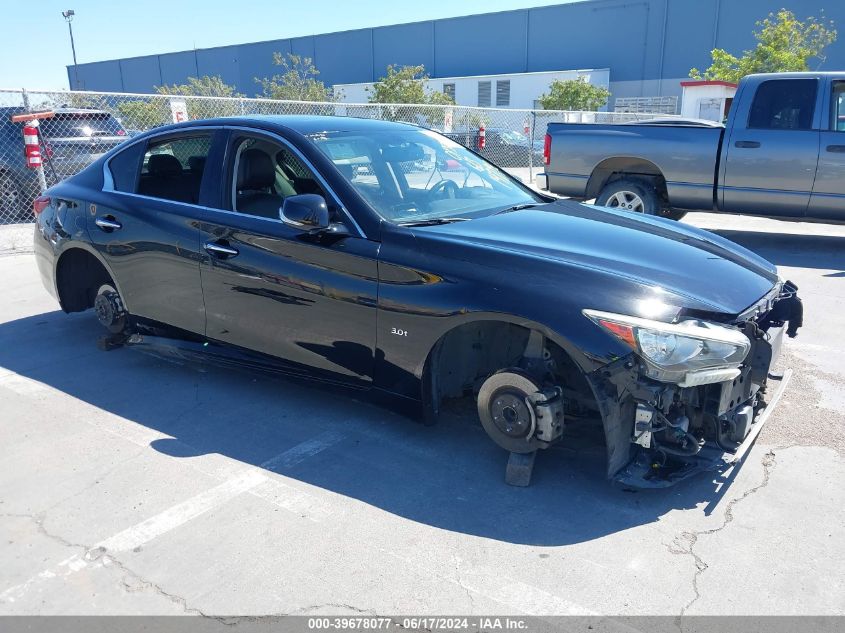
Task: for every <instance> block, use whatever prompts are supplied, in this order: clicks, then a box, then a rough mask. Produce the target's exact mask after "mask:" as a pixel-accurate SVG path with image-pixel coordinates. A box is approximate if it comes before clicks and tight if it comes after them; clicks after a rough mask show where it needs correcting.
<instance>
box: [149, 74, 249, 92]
mask: <svg viewBox="0 0 845 633" xmlns="http://www.w3.org/2000/svg"><path fill="white" fill-rule="evenodd" d="M155 91H156V92H157V93H158V94H160V95H180V96H183V97H243V95H242V94H241V93H239V92H237V91H236V90H235V87H234V86H230V85H229V84H227V83H225V82H224V81H223V78H222V77H221V76H220V75H203V76H202V77H188V83H186V84H173V85H170V86H168V85H167V84H164V85H163V86H156V89H155Z"/></svg>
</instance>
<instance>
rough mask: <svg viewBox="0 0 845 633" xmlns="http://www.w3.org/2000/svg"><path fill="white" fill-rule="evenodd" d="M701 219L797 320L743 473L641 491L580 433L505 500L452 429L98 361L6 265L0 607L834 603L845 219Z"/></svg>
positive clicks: (373, 608) (482, 452)
mask: <svg viewBox="0 0 845 633" xmlns="http://www.w3.org/2000/svg"><path fill="white" fill-rule="evenodd" d="M689 221H691V222H693V223H695V224H698V225H703V226H708V227H710V228H715V229H717V230H718V231H719V232H721V233H722V234H724V235H726V236H727V237H729V238H731V239H734V240H736V241H738V242H740V243H743V244H745V245H747V246H749V247H751V248H752V249H754V250H757V251H758V252H761V253H762V254H763V255H765V256H767V257H769V258H770V259H772V260H773V261H774V262H775V263H777V264H778V265H779V266H781V268H782V270H783V271H784V274H785V276H787V277H790V278H792V279H793V280H794V281H796V282H797V283H798V284H799V285H800V286H801V294H802V296H803V297H804V301H805V305H806V316H805V324H806V325H805V327H804V329H803V330H802V331H801V334H800V336H799V338H798V339H796V340H794V341H793V340H789V341H787V343H786V352H785V358H784V364H788V365H790V366H792V367H793V368H794V369H795V370H796V372H795V377H794V379H793V380H792V382H791V383H790V385H789V387H788V389H787V391H786V393H785V395H784V398H783V400H782V402H781V405H780V406H779V408H778V409H777V410H776V411H775V414H774V416H773V418H772V419H771V421H770V422H769V425H768V426H767V427H766V428H765V429H764V430H763V433H762V435H761V437H760V439H759V440H758V443H757V445H756V446H755V447H754V449H753V450H752V452H751V454H750V455H749V456H748V458H747V459H746V462H745V463H744V464H743V465H742V467H741V468H738V469H736V468H735V469H733V470H732V471H729V472H727V473H724V475H718V476H706V475H705V476H701V477H698V478H696V479H694V480H692V481H689V482H686V483H683V484H681V485H679V486H677V487H675V488H672V489H669V490H665V491H649V492H640V493H628V492H623V491H620V490H617V489H615V488H613V487H611V486H610V485H609V484H608V483H607V482H606V481H605V480H604V478H603V469H604V454H603V448H602V446H601V445H600V444H598V443H596V442H592V441H590V440H585V441H584V442H583V444H579V445H578V446H563V447H561V448H557V449H554V450H552V451H549V452H548V453H546V454H542V455H540V456H539V458H538V460H537V467H536V470H535V476H534V481H533V485H532V486H531V487H529V488H524V489H523V488H511V487H508V486H506V485H505V484H504V482H503V475H504V465H505V458H506V456H505V454H504V453H503V452H502V451H501V450H499V449H498V448H497V447H495V446H494V445H493V444H492V443H491V442H490V441H489V440H488V439H487V438H486V436H484V434H483V432H482V431H481V429H480V427H479V426H478V425H475V424H468V423H466V422H464V421H463V420H461V419H460V418H459V417H458V416H452V417H450V418H449V419H447V420H445V421H444V422H443V423H442V424H440V425H438V426H435V427H430V428H428V427H423V426H420V425H417V424H415V423H413V422H410V421H408V420H407V419H405V418H403V417H401V416H398V415H396V414H394V413H392V412H389V411H386V410H383V409H380V408H377V407H375V406H373V405H371V404H368V403H363V402H358V401H355V400H354V399H352V398H350V397H349V396H348V395H346V394H342V393H336V392H333V391H332V390H331V389H327V388H318V387H311V386H303V385H301V384H297V383H293V382H288V381H284V380H280V379H275V378H271V377H267V376H261V375H252V374H249V373H244V372H237V371H231V370H226V369H221V368H218V367H205V366H199V365H193V364H185V365H178V364H174V363H172V362H166V361H163V360H160V359H158V358H155V357H152V356H148V355H145V354H142V353H140V352H137V351H133V350H126V349H123V350H117V351H113V352H109V353H104V352H100V351H98V350H97V349H96V347H95V341H96V338H97V336H98V335H99V334H100V328H99V326H98V325H97V323H96V321H95V319H94V317H93V315H92V314H90V313H85V314H75V315H65V314H63V313H61V312H59V311H58V307H57V306H56V304H55V302H54V301H53V300H52V299H51V298H50V297H49V296H48V295H47V293H46V292H45V291H44V290H43V289H42V288H41V286H40V282H39V280H38V278H37V274H36V270H35V264H34V260H33V257H32V255H26V254H24V255H14V256H6V257H0V279H2V280H3V281H2V282H1V283H2V287H3V291H4V293H3V294H4V298H3V301H2V302H0V447H1V448H0V464H2V466H0V569H2V570H3V571H2V574H0V613H2V614H34V613H38V614H104V613H111V614H116V613H120V614H171V613H174V614H175V613H193V614H226V615H231V614H282V613H300V614H316V613H322V614H325V613H332V614H356V613H376V614H380V615H383V614H398V613H402V614H409V615H423V614H489V613H497V614H504V613H508V614H544V615H548V614H555V613H559V614H570V613H575V614H591V613H601V614H629V615H635V614H667V615H678V614H681V613H686V614H842V613H845V597H843V596H845V586H843V585H845V581H843V574H842V569H843V568H845V542H843V541H845V536H844V535H843V533H842V525H843V524H845V492H843V485H842V482H843V480H845V461H843V448H844V447H845V443H843V437H845V430H844V429H845V418H843V404H845V403H843V399H842V394H843V393H845V390H844V389H843V387H845V361H843V355H842V354H841V351H842V350H843V348H845V343H843V338H842V336H841V334H840V331H841V326H842V308H843V306H845V290H843V276H845V249H843V248H842V244H845V227H829V226H822V225H815V226H814V225H803V224H800V225H796V224H786V223H780V222H777V221H773V220H760V219H748V218H735V217H732V216H727V217H720V216H715V215H705V214H694V215H693V216H691V217H690V218H689Z"/></svg>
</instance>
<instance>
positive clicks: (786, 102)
mask: <svg viewBox="0 0 845 633" xmlns="http://www.w3.org/2000/svg"><path fill="white" fill-rule="evenodd" d="M817 90H818V82H817V81H816V80H815V79H771V80H769V81H764V82H763V83H761V84H760V86H759V88H757V94H755V95H754V101H753V102H752V104H751V114H750V115H749V117H748V127H749V128H751V129H757V130H809V129H811V128H812V127H813V111H814V110H815V105H816V91H817Z"/></svg>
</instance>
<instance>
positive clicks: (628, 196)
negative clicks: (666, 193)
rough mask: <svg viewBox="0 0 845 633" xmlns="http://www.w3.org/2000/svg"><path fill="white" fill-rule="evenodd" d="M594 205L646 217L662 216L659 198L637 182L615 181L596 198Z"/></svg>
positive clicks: (646, 186) (652, 191) (644, 184)
mask: <svg viewBox="0 0 845 633" xmlns="http://www.w3.org/2000/svg"><path fill="white" fill-rule="evenodd" d="M596 204H597V205H598V206H600V207H608V208H610V209H621V210H624V211H633V212H634V213H645V214H646V215H664V214H663V213H662V206H663V205H662V200H661V199H660V196H658V195H657V192H656V191H655V190H654V189H653V188H652V187H650V186H649V185H647V184H646V183H643V182H640V181H638V180H624V179H623V180H616V181H614V182H612V183H610V184H608V185H606V186H605V188H604V189H602V191H601V193H600V194H599V196H598V198H596Z"/></svg>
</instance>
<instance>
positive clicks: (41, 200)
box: [32, 196, 50, 217]
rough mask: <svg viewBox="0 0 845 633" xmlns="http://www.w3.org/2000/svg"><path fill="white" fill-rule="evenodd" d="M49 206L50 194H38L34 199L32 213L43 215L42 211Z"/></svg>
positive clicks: (36, 215)
mask: <svg viewBox="0 0 845 633" xmlns="http://www.w3.org/2000/svg"><path fill="white" fill-rule="evenodd" d="M49 206H50V197H49V196H38V197H37V198H36V199H35V200H33V201H32V213H33V214H35V217H38V216H39V215H41V212H42V211H43V210H44V209H46V208H47V207H49Z"/></svg>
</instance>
